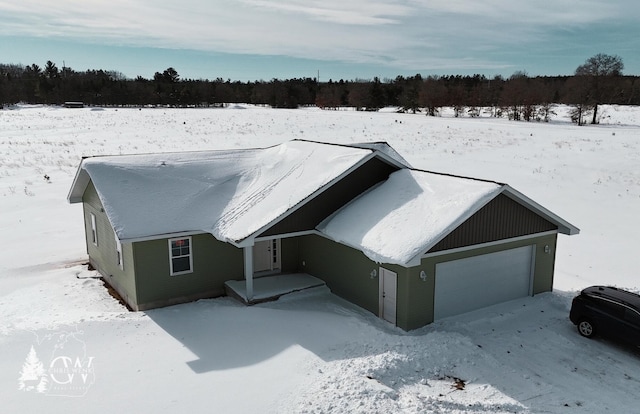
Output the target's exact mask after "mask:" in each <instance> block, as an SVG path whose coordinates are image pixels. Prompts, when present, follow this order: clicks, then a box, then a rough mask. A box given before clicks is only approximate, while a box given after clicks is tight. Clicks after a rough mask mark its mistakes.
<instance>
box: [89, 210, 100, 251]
mask: <svg viewBox="0 0 640 414" xmlns="http://www.w3.org/2000/svg"><path fill="white" fill-rule="evenodd" d="M90 214H91V242H92V243H93V244H94V245H95V246H97V245H98V227H97V226H96V215H95V214H93V213H90Z"/></svg>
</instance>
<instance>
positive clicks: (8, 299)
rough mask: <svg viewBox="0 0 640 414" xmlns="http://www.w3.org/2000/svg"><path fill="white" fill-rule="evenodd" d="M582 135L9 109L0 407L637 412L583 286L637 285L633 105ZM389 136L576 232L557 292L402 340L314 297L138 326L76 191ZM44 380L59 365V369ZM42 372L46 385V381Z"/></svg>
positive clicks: (204, 311) (212, 114) (639, 191)
mask: <svg viewBox="0 0 640 414" xmlns="http://www.w3.org/2000/svg"><path fill="white" fill-rule="evenodd" d="M601 111H602V116H601V124H600V125H598V126H584V127H577V126H575V125H572V124H571V123H569V122H568V117H567V115H566V112H567V111H566V108H557V109H556V112H557V115H556V116H555V119H554V120H553V121H552V122H551V123H525V122H510V121H507V120H504V119H491V118H478V119H470V118H453V117H452V116H450V114H448V113H445V114H444V116H442V117H438V118H432V117H426V116H424V115H419V114H417V115H412V114H397V113H394V112H393V111H390V110H388V111H382V112H380V113H363V112H355V111H320V110H317V109H301V110H273V109H268V108H258V107H251V106H232V107H230V108H227V109H142V110H139V109H117V110H116V109H104V110H97V109H89V108H85V109H61V108H46V107H26V106H22V107H18V108H15V109H13V110H1V111H0V212H1V214H0V231H1V236H0V237H1V238H2V239H1V242H0V246H1V248H0V404H1V405H0V412H2V413H27V412H46V413H68V412H138V413H152V412H153V413H156V412H216V413H289V412H293V413H329V412H333V413H346V412H354V413H424V412H441V413H485V412H490V413H513V412H516V413H603V412H611V413H629V412H637V411H638V408H637V404H638V395H640V354H638V353H637V352H634V351H633V350H631V349H628V348H626V347H622V346H619V345H617V344H614V343H611V342H609V341H605V340H601V339H597V340H587V339H584V338H582V337H580V336H579V335H578V334H577V332H576V330H575V327H574V326H573V325H572V324H571V323H570V322H569V321H568V310H569V307H570V301H571V298H572V296H573V295H575V293H576V291H577V290H579V289H581V288H583V287H586V286H589V285H592V284H610V285H616V286H620V287H625V288H629V289H632V290H636V291H637V290H638V289H639V287H640V283H639V282H638V269H639V268H640V255H639V254H638V252H637V250H638V247H640V242H638V232H639V231H640V217H639V214H638V213H639V212H640V108H637V107H636V108H629V107H616V106H605V107H602V108H601ZM294 138H303V139H310V140H320V141H329V142H338V143H350V142H363V141H387V142H389V143H390V144H391V145H392V146H393V147H394V148H395V149H396V150H398V152H399V153H400V154H401V155H403V156H404V157H405V158H406V159H407V160H408V161H409V162H410V163H411V164H412V165H413V166H414V167H416V168H421V169H426V170H432V171H438V172H447V173H453V174H457V175H467V176H473V177H479V178H486V179H491V180H495V181H499V182H506V183H508V184H510V185H511V186H512V187H514V188H515V189H516V190H519V191H520V192H522V193H524V194H525V195H527V196H529V197H531V198H532V199H534V200H535V201H537V202H539V203H541V204H542V205H544V206H545V207H547V208H549V209H550V210H551V211H553V212H555V213H557V214H558V215H560V216H561V217H562V218H564V219H566V220H568V221H569V222H571V223H572V224H575V225H576V226H578V227H579V228H580V229H581V234H579V235H577V236H572V237H568V236H562V235H561V236H559V244H558V255H557V262H556V278H555V282H554V287H555V290H554V292H553V293H546V294H542V295H538V296H535V297H533V298H525V299H522V300H517V301H513V302H510V303H506V304H502V305H498V306H494V307H491V308H487V309H484V310H481V311H477V312H473V313H471V314H466V315H461V316H458V317H454V318H449V319H446V320H443V321H440V322H438V323H435V324H432V325H429V326H427V327H425V328H422V329H420V330H417V331H412V332H410V333H405V332H403V331H401V330H399V329H397V328H394V327H392V326H389V325H388V324H386V323H385V322H383V321H381V320H379V319H378V318H376V317H375V316H374V315H372V314H370V313H368V312H366V311H364V310H362V309H360V308H357V307H355V306H353V305H351V304H349V303H348V302H345V301H344V300H341V299H340V298H337V297H335V296H333V295H332V294H331V293H330V292H329V291H328V290H327V289H326V288H315V289H312V290H308V291H305V292H299V293H296V294H291V295H288V296H285V297H283V298H281V299H280V300H278V301H277V302H272V303H267V304H261V305H256V306H253V307H245V306H242V305H240V304H238V303H237V302H235V301H233V300H232V299H230V298H219V299H213V300H202V301H199V302H195V303H190V304H185V305H178V306H173V307H168V308H164V309H158V310H153V311H149V312H144V313H142V312H140V313H131V312H127V311H126V309H125V308H123V307H122V306H121V305H120V304H118V302H117V301H115V300H114V299H112V297H111V296H109V294H108V293H107V291H106V289H105V288H104V287H103V286H102V283H101V282H100V281H99V280H97V279H94V278H92V277H93V276H95V273H94V272H90V271H88V270H86V267H85V266H83V265H82V263H83V262H85V261H86V259H87V257H86V250H85V245H84V236H83V224H82V207H81V206H80V205H69V204H67V202H66V196H67V193H68V191H69V188H70V185H71V182H72V180H73V177H74V174H75V172H76V168H77V166H78V163H79V161H80V159H81V157H82V156H83V155H102V154H131V153H149V152H161V151H163V152H164V151H182V150H201V149H231V148H244V147H264V146H269V145H273V144H278V143H281V142H283V141H287V140H290V139H294ZM50 367H51V368H52V369H51V370H50ZM44 371H48V375H47V376H44V375H41V374H42V373H43V372H44Z"/></svg>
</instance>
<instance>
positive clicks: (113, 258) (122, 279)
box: [82, 183, 137, 309]
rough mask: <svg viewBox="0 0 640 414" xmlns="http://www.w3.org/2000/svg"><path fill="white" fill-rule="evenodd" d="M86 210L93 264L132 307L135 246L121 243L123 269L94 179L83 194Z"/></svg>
mask: <svg viewBox="0 0 640 414" xmlns="http://www.w3.org/2000/svg"><path fill="white" fill-rule="evenodd" d="M82 201H83V210H84V226H85V241H86V244H87V253H88V254H89V261H90V262H91V264H92V266H93V267H95V268H96V270H98V272H100V274H102V275H103V276H104V279H105V281H106V282H107V283H109V284H110V285H111V286H113V288H114V289H115V290H116V291H117V292H118V293H119V294H120V296H122V298H123V299H124V300H125V302H127V303H128V304H129V306H131V307H132V308H133V309H137V297H136V287H135V277H134V265H133V250H132V247H131V244H130V243H123V244H122V257H123V268H124V270H123V269H120V267H119V266H118V262H117V254H116V241H115V234H114V232H113V228H112V227H111V223H109V219H108V218H107V215H106V214H105V213H104V209H103V207H102V203H101V202H100V198H99V197H98V193H97V192H96V189H95V187H94V186H93V183H89V185H88V186H87V189H86V190H85V193H84V195H83V198H82ZM91 213H93V214H94V215H95V217H96V230H97V231H96V233H97V237H98V245H97V246H96V245H94V244H93V241H92V236H91Z"/></svg>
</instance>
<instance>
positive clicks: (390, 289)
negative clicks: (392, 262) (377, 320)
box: [378, 267, 398, 325]
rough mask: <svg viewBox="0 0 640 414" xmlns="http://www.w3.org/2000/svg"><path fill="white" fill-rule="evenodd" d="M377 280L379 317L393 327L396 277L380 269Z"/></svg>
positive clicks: (388, 271)
mask: <svg viewBox="0 0 640 414" xmlns="http://www.w3.org/2000/svg"><path fill="white" fill-rule="evenodd" d="M378 279H380V317H381V318H382V319H384V320H385V321H387V322H391V323H392V324H394V325H395V324H396V291H397V288H398V275H397V274H396V273H395V272H392V271H391V270H387V269H385V268H383V267H381V268H380V274H379V276H378Z"/></svg>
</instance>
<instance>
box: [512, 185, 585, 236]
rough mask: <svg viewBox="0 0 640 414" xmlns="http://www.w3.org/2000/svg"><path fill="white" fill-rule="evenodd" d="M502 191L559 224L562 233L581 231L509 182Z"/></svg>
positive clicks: (568, 233) (571, 233)
mask: <svg viewBox="0 0 640 414" xmlns="http://www.w3.org/2000/svg"><path fill="white" fill-rule="evenodd" d="M502 193H504V195H506V196H507V197H509V198H510V199H512V200H514V201H519V202H520V203H522V204H524V205H525V206H526V207H527V208H528V209H529V210H532V211H534V212H535V213H537V214H538V215H540V216H542V217H544V218H545V219H547V220H549V221H550V222H552V223H553V224H555V225H557V226H558V231H559V232H560V233H562V234H567V235H569V236H572V235H574V234H578V233H580V229H579V228H577V227H576V226H574V225H573V224H571V223H569V222H568V221H566V220H564V219H562V218H560V216H558V215H556V214H554V213H552V212H551V211H549V210H547V209H546V208H544V207H542V206H541V205H540V204H538V203H536V202H535V201H533V200H532V199H530V198H529V197H527V196H526V195H524V194H522V193H521V192H519V191H518V190H516V189H514V188H513V187H511V186H509V185H508V184H505V185H504V186H503V189H502Z"/></svg>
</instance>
